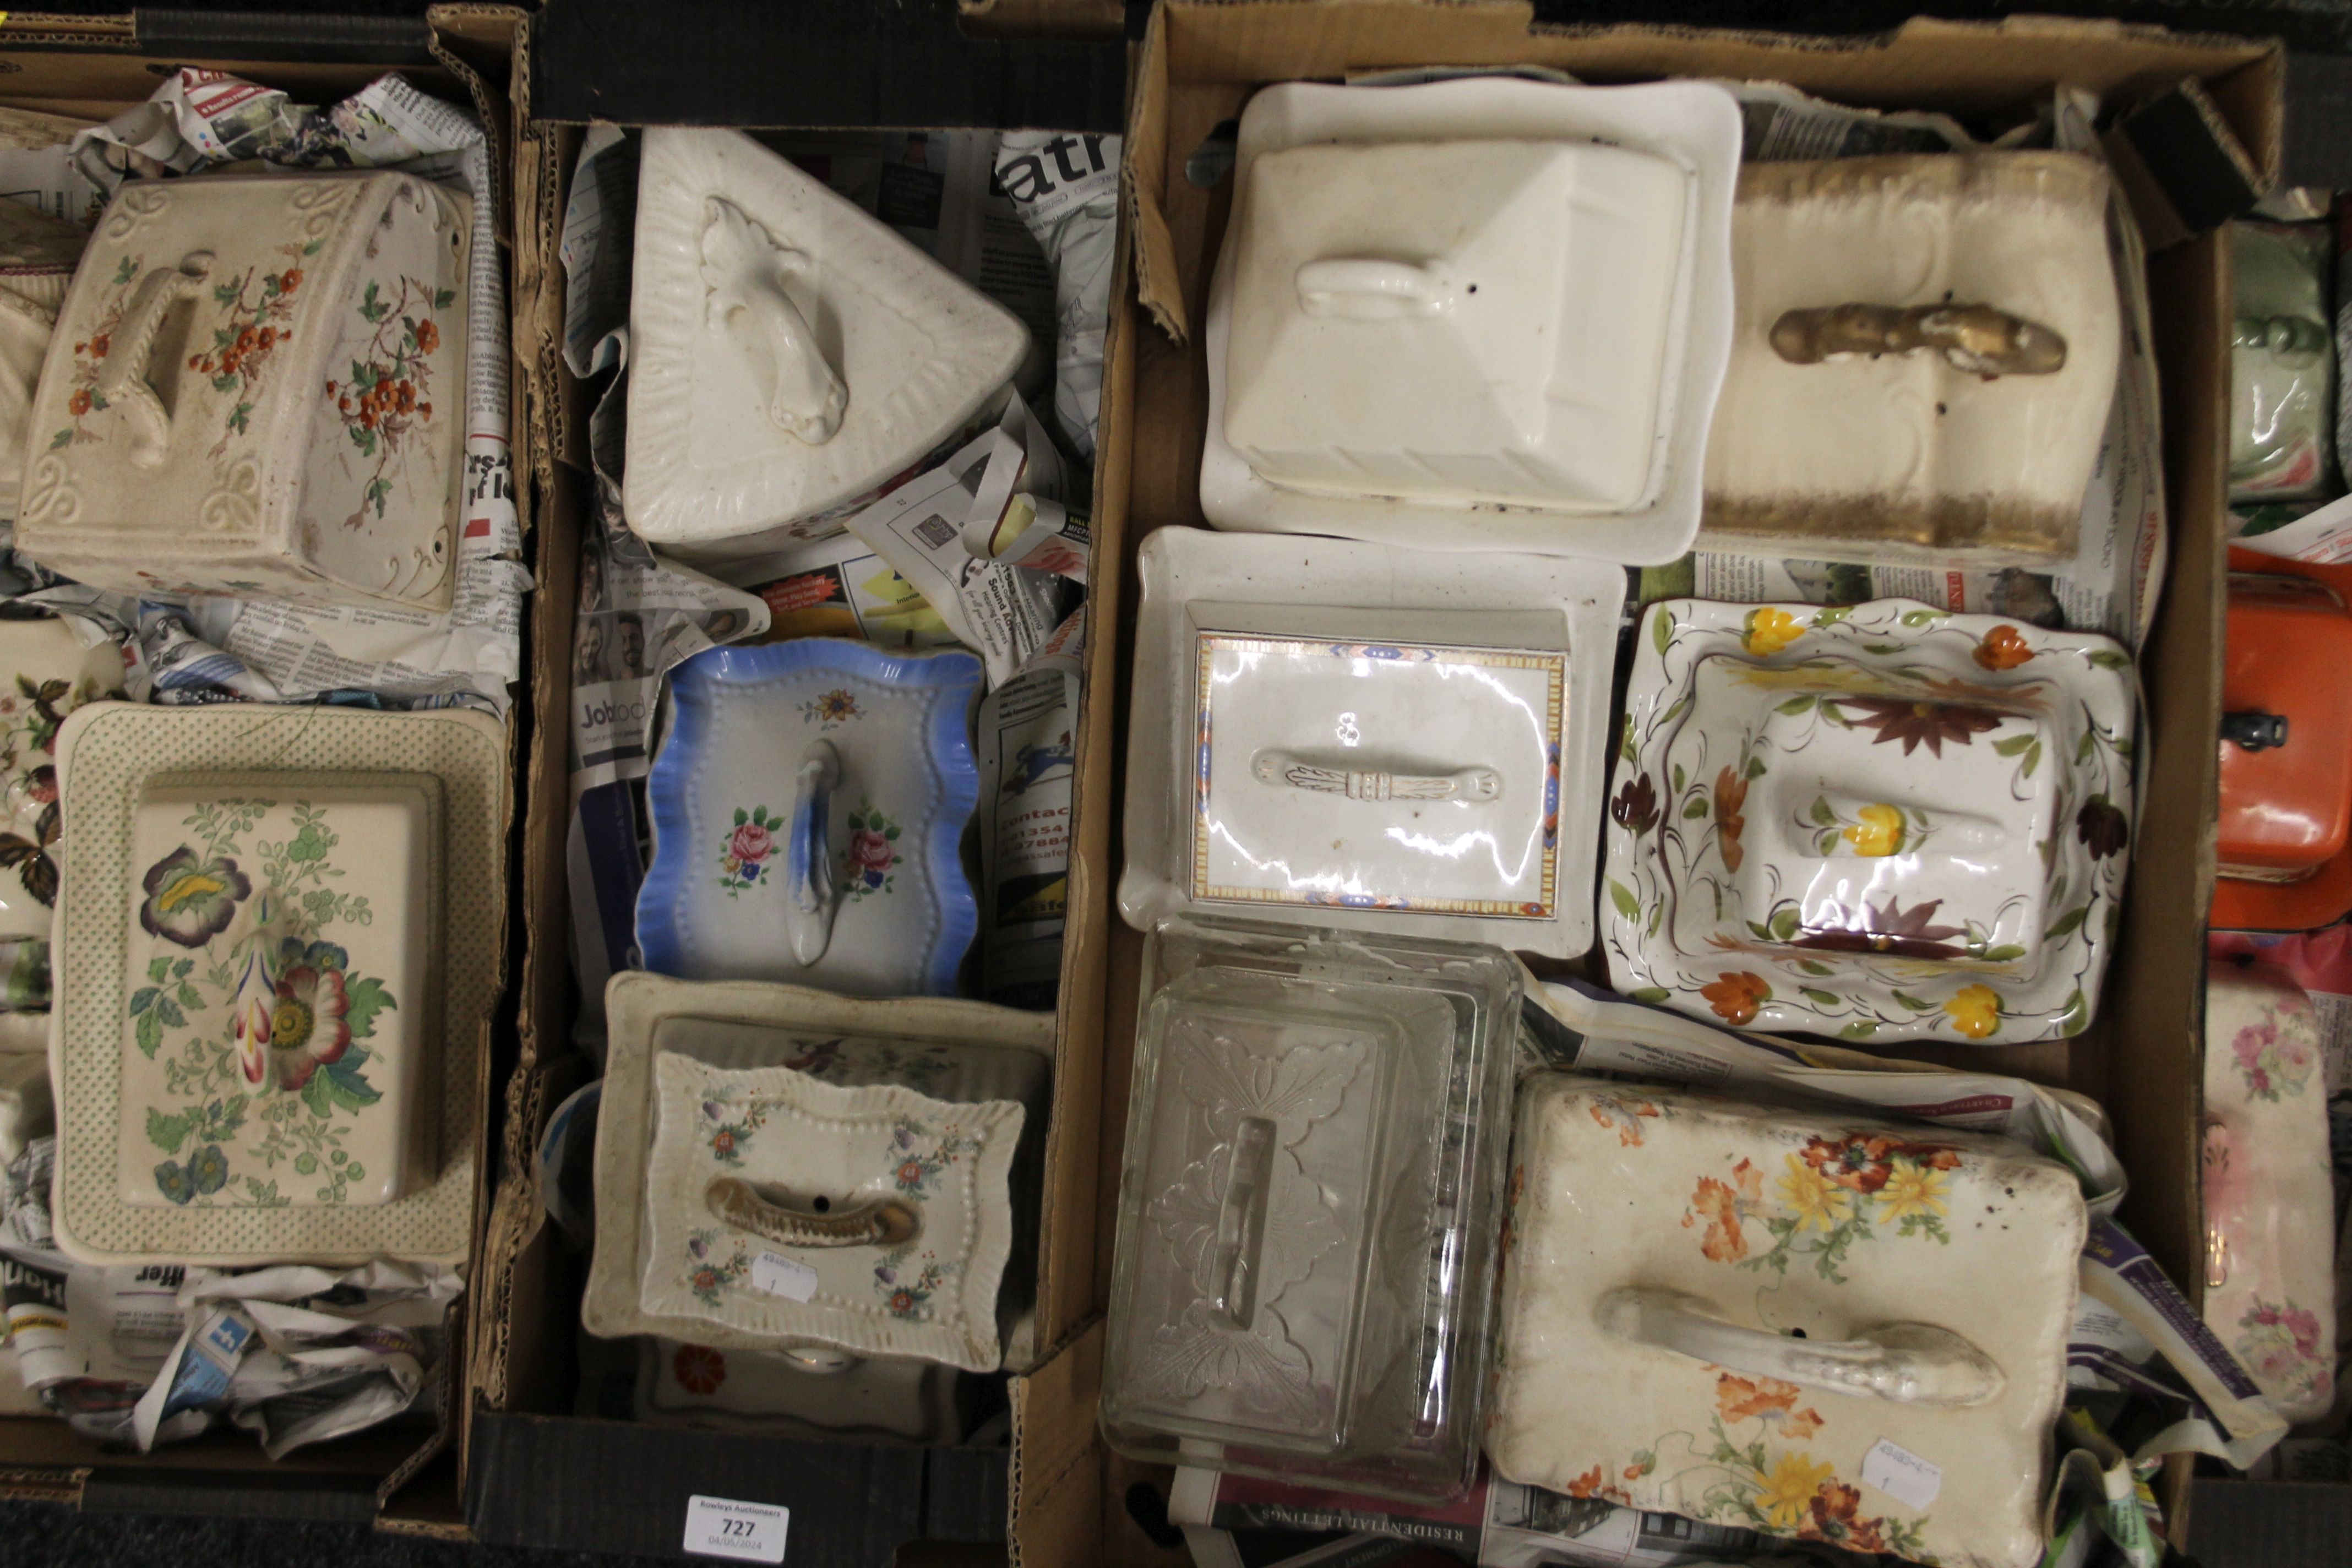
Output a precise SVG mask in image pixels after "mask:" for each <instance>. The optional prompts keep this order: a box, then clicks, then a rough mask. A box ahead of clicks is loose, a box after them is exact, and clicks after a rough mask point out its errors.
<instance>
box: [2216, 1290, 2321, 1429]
mask: <svg viewBox="0 0 2352 1568" xmlns="http://www.w3.org/2000/svg"><path fill="white" fill-rule="evenodd" d="M2238 1327H2239V1328H2240V1329H2241V1330H2242V1333H2240V1334H2239V1336H2238V1338H2237V1341H2236V1342H2234V1343H2233V1344H2231V1347H2230V1348H2231V1350H2232V1351H2235V1352H2237V1356H2238V1359H2239V1360H2240V1361H2242V1362H2243V1363H2246V1365H2247V1366H2248V1367H2249V1368H2251V1369H2252V1372H2253V1373H2254V1375H2255V1376H2257V1377H2259V1378H2261V1379H2262V1380H2263V1383H2264V1384H2266V1385H2268V1386H2269V1387H2270V1388H2271V1389H2272V1390H2273V1392H2274V1393H2284V1394H2285V1395H2286V1396H2287V1397H2286V1399H2285V1400H2284V1403H2285V1404H2289V1405H2302V1404H2306V1403H2310V1402H2313V1401H2315V1400H2318V1399H2319V1398H2321V1397H2322V1390H2323V1389H2325V1388H2326V1385H2327V1384H2329V1383H2330V1382H2331V1381H2333V1374H2332V1373H2331V1372H2330V1371H2329V1368H2328V1362H2329V1361H2330V1360H2331V1359H2332V1352H2331V1350H2330V1348H2329V1347H2327V1346H2325V1345H2323V1344H2322V1343H2321V1342H2320V1332H2319V1315H2318V1314H2317V1313H2315V1312H2314V1311H2312V1310H2310V1309H2308V1308H2305V1307H2298V1306H2296V1305H2295V1304H2294V1302H2293V1301H2265V1300H2261V1299H2260V1298H2256V1299H2255V1300H2254V1301H2253V1302H2252V1304H2251V1305H2250V1306H2248V1307H2247V1309H2246V1310H2245V1313H2244V1315H2243V1316H2242V1317H2241V1318H2239V1320H2238Z"/></svg>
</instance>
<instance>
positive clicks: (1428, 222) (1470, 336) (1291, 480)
mask: <svg viewBox="0 0 2352 1568" xmlns="http://www.w3.org/2000/svg"><path fill="white" fill-rule="evenodd" d="M1739 140H1740V123H1739V113H1738V107H1737V105H1736V104H1735V103H1734V101H1733V100H1732V98H1731V96H1730V95H1729V94H1728V93H1727V92H1726V91H1724V90H1723V89H1721V88H1719V87H1716V86H1713V85H1711V84H1706V83H1698V82H1670V83H1664V84H1654V85H1648V86H1641V87H1617V88H1591V87H1581V86H1566V85H1559V84H1554V83H1549V82H1533V81H1525V80H1517V79H1498V78H1492V77H1485V78H1480V79H1476V80H1456V81H1440V82H1431V83H1424V84H1420V85H1414V86H1407V87H1370V86H1363V87H1334V86H1327V85H1321V84H1316V83H1298V82H1293V83H1285V84H1281V85H1278V86H1275V87H1270V88H1266V89H1264V90H1262V91H1260V92H1259V93H1258V94H1257V95H1256V96H1255V98H1253V99H1252V100H1250V103H1249V105H1248V107H1247V108H1246V109H1245V110H1244V111H1243V115H1242V121H1241V132H1240V142H1239V147H1238V152H1237V155H1236V161H1235V164H1234V179H1235V185H1234V219H1233V224H1232V226H1231V228H1230V229H1229V231H1228V233H1227V235H1226V238H1225V244H1224V247H1223V251H1222V252H1221V253H1220V255H1219V257H1218V261H1217V268H1216V273H1215V276H1214V279H1213V282H1212V284H1211V291H1210V301H1209V322H1208V358H1209V374H1210V394H1209V399H1210V401H1209V432H1208V441H1207V447H1206V450H1205V451H1204V453H1203V456H1202V471H1201V502H1202V510H1203V511H1204V512H1205V513H1206V515H1207V517H1208V519H1209V521H1211V522H1212V523H1213V524H1215V525H1216V526H1217V527H1219V528H1228V529H1239V530H1247V531H1276V532H1298V533H1336V534H1340V535H1344V536H1348V537H1353V538H1359V539H1367V540H1377V541H1380V542H1384V543H1389V544H1399V545H1412V546H1417V547H1420V548H1424V549H1439V550H1513V551H1526V552H1538V553H1559V554H1577V555H1583V556H1590V557H1594V558H1597V559H1602V560H1610V561H1619V562H1627V563H1644V564H1660V563H1664V562H1667V561H1671V560H1673V559H1675V557H1676V556H1678V555H1680V554H1681V553H1682V552H1683V551H1684V550H1685V549H1686V548H1687V547H1688V545H1689V542H1690V539H1691V535H1692V532H1693V531H1694V530H1695V529H1696V526H1697V521H1698V507H1699V481H1700V477H1701V465H1702V459H1703V454H1704V451H1705V448H1706V440H1707V426H1708V421H1709V418H1710V416H1711V413H1712V410H1713V407H1714V404H1715V391H1716V387H1717V383H1718V382H1719V380H1720V378H1721V375H1722V371H1723V361H1724V353H1725V347H1726V343H1727V332H1728V323H1729V320H1730V315H1731V289H1730V281H1729V264H1728V259H1727V255H1728V242H1727V234H1728V224H1729V209H1730V202H1731V194H1732V186H1733V182H1734V179H1735V176H1736V174H1737V169H1738V157H1739Z"/></svg>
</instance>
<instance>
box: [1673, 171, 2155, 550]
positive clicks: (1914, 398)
mask: <svg viewBox="0 0 2352 1568" xmlns="http://www.w3.org/2000/svg"><path fill="white" fill-rule="evenodd" d="M2108 193H2109V182H2108V177H2107V174H2106V171H2105V168H2104V167H2103V166H2102V165H2101V164H2100V163H2098V161H2097V160H2095V159H2094V158H2091V157H2088V156H2086V155H2084V154H2081V153H2045V152H2008V151H2002V152H1982V153H1935V154H1932V155H1925V154H1923V155H1917V156H1887V157H1868V158H1832V159H1828V160H1825V161H1822V162H1817V163H1814V162H1804V161H1798V160H1791V161H1784V162H1766V163H1750V164H1748V165H1747V166H1746V167H1745V168H1743V169H1742V170H1741V171H1740V175H1739V201H1738V206H1737V207H1736V208H1735V209H1734V211H1733V214H1732V245H1731V251H1732V262H1733V266H1734V268H1735V269H1736V272H1737V277H1738V283H1737V287H1736V289H1735V294H1736V297H1737V299H1738V309H1737V314H1736V318H1735V321H1734V323H1733V329H1732V342H1731V363H1730V368H1729V369H1728V370H1727V372H1726V374H1725V376H1724V383H1723V399H1722V403H1721V405H1720V407H1719V409H1718V412H1717V419H1716V423H1715V430H1714V435H1713V437H1712V439H1710V440H1709V442H1708V443H1707V453H1706V526H1705V529H1704V531H1703V532H1702V535H1701V538H1702V540H1703V542H1704V547H1705V548H1707V549H1710V550H1733V551H1746V552H1751V553H1763V554H1769V555H1771V556H1773V557H1776V558H1778V557H1782V556H1790V555H1803V556H1827V557H1830V558H1832V559H1835V560H1840V561H1861V562H1885V563H1895V564H1906V565H1921V566H1939V567H1940V566H1946V565H1950V564H1953V563H1961V564H1968V565H1974V566H2032V567H2037V568H2039V569H2041V570H2044V571H2046V570H2048V569H2050V567H2051V566H2052V565H2053V564H2063V563H2066V562H2068V561H2071V560H2073V558H2074V552H2075V546H2076V535H2077V532H2078V527H2079V523H2080V521H2081V518H2082V511H2083V495H2084V489H2085V487H2086V486H2087V485H2088V484H2089V482H2090V479H2091V470H2092V467H2093V465H2094V464H2095V462H2096V461H2097V459H2098V455H2099V447H2100V443H2101V441H2102V440H2103V438H2104V437H2105V433H2106V428H2107V420H2108V415H2109V412H2110V409H2111V408H2112V406H2113V405H2114V402H2115V392H2116V366H2117V363H2119V359H2120V355H2121V343H2122V331H2123V330H2122V316H2123V308H2122V303H2121V297H2120V295H2119V293H2118V291H2117V289H2116V277H2115V268H2114V265H2113V263H2112V262H2111V261H2110V260H2109V258H2108V254H2107V202H2108Z"/></svg>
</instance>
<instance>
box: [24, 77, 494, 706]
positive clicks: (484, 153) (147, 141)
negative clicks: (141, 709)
mask: <svg viewBox="0 0 2352 1568" xmlns="http://www.w3.org/2000/svg"><path fill="white" fill-rule="evenodd" d="M6 130H7V127H6V126H5V124H0V139H5V132H6ZM27 156H29V154H26V153H8V152H0V183H5V184H16V183H18V182H19V181H23V180H26V179H28V178H30V177H31V174H32V171H31V166H30V165H28V164H26V163H25V162H24V160H25V159H26V157H27ZM256 157H257V158H259V159H261V160H262V161H263V163H265V164H266V165H268V166H273V167H280V168H289V169H295V168H320V167H331V168H393V169H400V170H404V171H406V172H408V173H411V174H415V175H416V176H417V177H418V178H420V179H426V180H432V181H434V182H436V183H437V184H446V185H450V186H453V187H456V188H458V189H461V190H465V191H467V192H468V193H469V194H470V195H472V196H473V198H474V215H473V229H474V232H473V247H472V250H471V253H470V259H469V264H468V265H469V270H468V274H467V301H466V396H465V417H466V442H465V479H464V487H463V492H462V496H461V503H462V510H461V513H460V518H459V527H458V531H457V563H456V572H457V582H456V586H455V593H454V597H453V601H452V604H451V606H450V608H449V610H448V611H447V612H446V613H445V614H431V613H427V612H424V611H415V610H403V609H396V608H391V607H383V608H367V609H361V608H356V607H349V606H346V607H341V608H333V609H319V608H311V607H307V606H299V605H289V604H285V603H282V602H280V601H277V600H270V599H233V598H220V597H198V598H194V599H191V600H188V601H187V602H186V603H185V605H184V606H182V605H180V604H179V603H178V602H177V601H158V602H157V603H158V604H161V605H165V608H164V609H163V611H162V613H160V614H150V613H147V612H145V611H143V610H142V609H141V608H140V607H139V606H138V605H136V604H135V603H134V602H132V601H130V600H127V599H123V598H121V596H119V595H98V594H97V593H96V591H94V590H88V589H75V590H71V591H67V592H60V591H58V590H55V589H51V590H48V591H47V592H45V593H42V594H39V595H33V597H34V598H35V600H36V602H39V603H45V604H47V605H49V607H51V608H54V609H56V610H58V611H59V612H60V613H64V614H68V615H73V616H79V617H80V618H82V619H85V620H88V621H89V622H91V623H93V624H94V625H96V626H98V627H99V628H100V629H101V630H102V631H104V632H105V633H106V634H107V635H109V636H111V637H116V638H118V639H119V640H124V641H126V642H130V641H135V642H138V643H139V644H141V645H142V665H143V667H144V671H143V673H144V674H145V676H146V677H147V679H146V681H145V683H144V689H142V690H138V691H136V692H134V694H135V695H139V696H142V697H152V700H157V701H164V702H172V701H188V700H206V701H212V700H220V698H221V695H222V691H223V690H226V692H228V693H229V694H230V695H232V696H236V697H241V698H246V699H248V700H259V701H284V702H298V701H308V700H314V699H317V698H320V697H323V696H326V695H329V694H331V693H334V694H341V693H351V692H364V693H366V694H368V696H369V697H370V698H371V699H372V700H378V701H382V702H386V703H392V704H419V705H437V704H443V703H449V702H468V703H472V704H474V705H477V706H480V707H484V708H487V709H488V710H492V711H494V712H499V713H503V712H504V711H505V710H506V708H507V705H508V704H509V701H510V697H509V685H510V683H511V682H513V681H514V680H515V679H518V678H519V677H520V674H521V668H522V651H521V650H522V605H523V599H524V595H526V594H528V592H529V591H530V573H529V571H528V569H527V568H526V567H525V566H524V565H523V564H522V560H521V555H522V535H521V529H520V518H519V513H518V511H517V508H516V505H515V489H514V469H513V455H512V451H511V448H510V446H509V423H508V419H509V405H508V398H509V384H508V376H509V357H510V356H509V353H508V346H507V344H508V327H507V309H506V284H505V278H504V273H503V271H502V262H501V259H500V254H499V247H498V239H497V221H496V219H497V214H496V212H495V210H494V209H493V206H492V202H493V200H494V197H495V194H496V185H495V182H494V181H493V180H492V178H491V174H490V166H489V147H488V142H487V140H486V139H485V137H484V135H483V132H482V129H481V127H480V126H479V125H478V124H477V123H476V122H475V121H474V120H473V118H472V117H471V116H470V115H469V114H467V112H466V111H465V110H460V109H458V108H457V107H456V106H454V105H452V104H448V103H445V102H443V101H442V100H439V99H436V98H432V97H428V96H427V95H425V93H423V92H420V91H418V90H417V89H416V88H415V87H414V86H413V85H412V84H410V83H409V82H408V81H407V80H406V79H404V78H402V77H399V76H396V75H394V76H386V77H382V78H379V79H377V80H376V81H374V82H373V83H371V84H370V85H369V86H368V87H366V88H364V89H362V90H361V91H360V92H359V93H357V94H356V95H354V96H353V97H352V98H350V99H348V100H344V101H343V102H341V103H338V104H335V105H333V106H332V107H331V108H329V109H326V110H309V109H305V108H302V107H300V106H298V105H293V104H290V103H289V102H288V101H287V100H286V95H285V94H283V93H281V92H278V91H276V90H275V89H266V88H261V87H258V86H257V85H255V84H254V83H251V82H248V81H245V80H243V79H239V78H236V77H230V76H226V75H223V74H222V73H220V72H216V71H200V70H195V69H192V68H183V69H181V70H180V71H178V72H176V73H175V74H174V75H173V76H172V77H171V78H170V79H167V80H166V81H165V82H164V84H163V86H162V87H161V88H159V89H157V91H156V94H155V96H154V97H153V98H152V100H150V101H148V102H147V103H144V104H142V105H140V106H139V107H138V108H136V109H133V110H126V111H125V112H124V113H123V114H121V115H119V116H117V117H116V118H115V119H114V120H112V121H108V122H106V123H105V124H103V125H98V126H93V127H90V128H88V129H86V130H83V131H81V132H78V133H76V134H75V135H74V137H73V138H72V141H71V142H70V143H69V156H68V158H67V159H66V160H65V161H64V163H63V164H62V165H61V169H62V171H63V172H61V173H56V174H54V177H55V178H56V179H57V180H58V181H61V182H62V183H59V184H52V185H50V186H47V187H45V188H44V190H43V191H42V192H41V193H40V195H41V199H40V200H39V201H37V203H36V204H35V205H39V206H41V207H42V208H43V210H45V211H52V210H54V211H58V212H60V213H64V212H68V211H70V212H71V213H72V214H73V215H74V216H94V208H93V207H91V206H90V205H89V203H91V202H95V203H96V204H97V205H103V204H104V202H105V201H106V200H107V199H108V198H109V197H110V196H111V195H113V194H114V192H115V190H116V189H117V188H119V187H120V186H121V184H122V183H123V182H124V181H125V180H126V179H129V178H131V177H134V176H140V177H163V176H167V175H175V174H188V173H194V172H197V171H200V170H202V169H204V168H206V167H208V166H210V165H212V164H213V163H220V162H225V161H231V160H238V159H247V158H256ZM85 193H86V196H85Z"/></svg>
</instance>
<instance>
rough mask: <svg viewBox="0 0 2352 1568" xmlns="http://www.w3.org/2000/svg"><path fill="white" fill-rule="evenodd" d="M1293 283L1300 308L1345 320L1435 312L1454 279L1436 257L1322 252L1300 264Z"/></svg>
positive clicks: (1446, 301) (1447, 298) (1445, 303)
mask: <svg viewBox="0 0 2352 1568" xmlns="http://www.w3.org/2000/svg"><path fill="white" fill-rule="evenodd" d="M1297 282H1298V308H1299V309H1300V310H1304V311H1306V312H1307V314H1308V315H1310V316H1337V317H1339V318H1340V319H1342V320H1343V321H1396V320H1399V319H1400V318H1402V317H1405V316H1434V315H1437V314H1439V313H1441V312H1442V311H1444V310H1447V309H1449V308H1450V307H1451V306H1452V305H1453V303H1454V279H1452V278H1451V277H1450V276H1449V275H1448V274H1447V273H1446V270H1445V268H1444V264H1443V263H1441V262H1435V261H1432V262H1426V263H1417V262H1412V261H1391V260H1388V259H1385V258H1381V257H1372V256H1334V257H1326V258H1324V259H1322V260H1320V261H1310V262H1308V263H1307V265H1306V266H1304V267H1301V268H1299V269H1298V278H1297Z"/></svg>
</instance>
